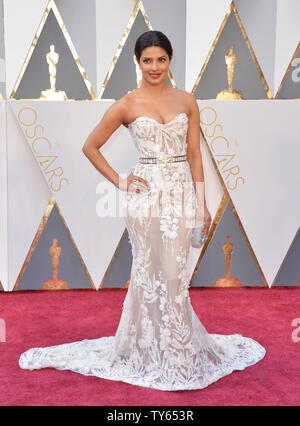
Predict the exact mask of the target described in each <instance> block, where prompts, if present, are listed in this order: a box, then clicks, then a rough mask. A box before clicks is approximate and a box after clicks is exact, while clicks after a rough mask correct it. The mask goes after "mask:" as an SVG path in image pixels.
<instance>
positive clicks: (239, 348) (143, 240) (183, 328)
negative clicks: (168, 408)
mask: <svg viewBox="0 0 300 426" xmlns="http://www.w3.org/2000/svg"><path fill="white" fill-rule="evenodd" d="M187 128H188V118H187V115H186V114H185V113H182V114H178V115H177V116H176V117H175V118H174V119H173V120H172V121H171V122H169V123H166V124H161V123H158V122H157V121H156V120H154V119H151V118H148V117H138V119H136V120H135V121H134V122H133V123H131V125H130V126H129V130H130V132H131V134H132V137H133V138H134V141H135V144H136V146H137V149H138V150H139V152H140V154H141V156H154V154H155V156H158V155H160V154H161V155H166V154H168V155H182V154H186V132H187ZM133 173H134V174H136V175H138V176H141V177H143V178H144V179H146V180H148V182H149V183H150V190H149V191H144V192H141V193H134V192H132V193H129V192H128V193H127V196H126V202H125V207H126V211H127V215H126V217H125V222H126V226H127V230H128V236H129V241H130V244H131V249H132V257H133V262H132V269H131V276H130V285H129V289H128V292H127V295H126V298H125V300H124V304H123V308H122V314H121V318H120V322H119V325H118V328H117V331H116V334H115V336H108V337H101V338H99V339H94V340H82V341H79V342H73V343H67V344H62V345H58V346H52V347H48V348H33V349H30V350H29V351H27V352H25V353H23V354H22V355H21V357H20V360H19V365H20V367H21V368H23V369H28V370H35V369H41V368H49V367H51V368H56V369H58V370H71V371H74V372H77V373H80V374H83V375H87V376H96V377H100V378H104V379H109V380H118V381H123V382H126V383H130V384H134V385H138V386H143V387H149V388H154V389H159V390H165V391H176V390H187V389H202V388H205V387H207V386H208V385H209V384H211V383H213V382H215V381H217V380H218V379H220V378H222V377H224V376H226V375H228V374H230V373H231V372H232V371H234V370H243V369H245V368H246V367H248V366H250V365H253V364H255V363H257V362H258V361H259V360H261V359H262V358H263V357H264V356H265V353H266V351H265V349H264V348H263V347H262V346H261V345H260V344H259V343H258V342H256V341H255V340H253V339H251V338H248V337H244V336H242V335H239V334H233V335H218V334H208V332H207V331H206V329H205V328H204V326H203V325H202V324H201V322H200V320H199V318H198V317H197V315H196V314H195V312H194V310H193V307H192V304H191V300H190V296H189V282H188V278H187V271H186V263H187V256H188V253H189V249H190V239H191V231H192V227H193V225H194V221H195V219H194V217H195V211H196V208H197V200H196V195H195V190H194V186H193V182H192V175H191V170H190V167H189V163H188V162H179V163H168V164H156V165H153V164H141V163H138V164H136V165H135V167H134V169H133ZM183 206H184V207H185V208H183Z"/></svg>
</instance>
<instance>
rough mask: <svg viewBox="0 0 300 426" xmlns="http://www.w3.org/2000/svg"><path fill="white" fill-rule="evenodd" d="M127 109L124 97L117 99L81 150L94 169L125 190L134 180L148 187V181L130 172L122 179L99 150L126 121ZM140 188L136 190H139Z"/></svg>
mask: <svg viewBox="0 0 300 426" xmlns="http://www.w3.org/2000/svg"><path fill="white" fill-rule="evenodd" d="M127 111H128V105H127V102H126V101H125V100H124V98H122V99H119V100H117V101H116V102H115V103H114V104H113V105H112V106H111V107H110V108H108V110H107V111H106V112H105V114H104V115H103V117H102V120H101V121H100V123H99V124H98V125H97V127H96V128H95V129H94V130H93V131H92V133H91V134H90V135H89V137H88V138H87V140H86V141H85V143H84V145H83V147H82V152H83V153H84V155H85V156H86V157H87V158H88V159H89V160H90V162H91V163H92V164H93V165H94V166H95V167H96V169H97V170H98V171H99V172H100V173H101V174H102V175H103V176H104V177H106V179H108V180H109V181H110V182H112V183H113V184H114V185H115V186H116V187H117V188H119V189H121V190H123V191H127V190H128V189H130V188H131V184H132V183H133V182H134V181H139V182H142V183H144V184H145V185H146V187H148V188H149V184H148V182H147V181H146V180H145V179H143V178H141V177H139V176H135V175H133V174H132V173H130V175H129V176H128V177H127V178H125V179H123V178H120V176H119V174H118V173H117V172H116V171H115V170H114V169H113V168H112V167H111V166H110V165H109V163H108V162H107V161H106V160H105V158H104V156H103V155H102V154H101V153H100V152H99V149H100V148H101V146H103V145H104V144H105V142H106V141H107V140H108V139H109V138H110V136H111V135H112V134H113V133H114V132H115V131H116V130H117V129H118V128H119V127H120V126H121V124H122V123H123V122H125V121H126V119H125V117H126V112H127ZM139 191H140V189H138V190H137V192H139Z"/></svg>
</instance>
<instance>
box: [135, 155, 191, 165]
mask: <svg viewBox="0 0 300 426" xmlns="http://www.w3.org/2000/svg"><path fill="white" fill-rule="evenodd" d="M186 160H187V156H186V155H167V156H166V157H163V158H158V157H140V163H143V164H161V163H163V164H167V163H176V162H178V161H186Z"/></svg>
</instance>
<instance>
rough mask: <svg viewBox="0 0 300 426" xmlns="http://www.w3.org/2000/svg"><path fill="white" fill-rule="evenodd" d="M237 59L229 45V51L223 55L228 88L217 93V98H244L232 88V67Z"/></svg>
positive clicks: (233, 67)
mask: <svg viewBox="0 0 300 426" xmlns="http://www.w3.org/2000/svg"><path fill="white" fill-rule="evenodd" d="M236 61H237V55H236V54H235V53H234V51H233V46H230V47H229V51H228V52H227V54H226V55H225V63H226V66H227V76H228V89H225V90H222V91H221V92H219V93H218V95H217V98H216V99H218V100H225V101H227V100H237V99H244V96H243V94H242V93H241V92H238V91H237V90H234V89H233V78H234V69H235V64H236Z"/></svg>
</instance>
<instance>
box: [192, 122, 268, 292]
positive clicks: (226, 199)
mask: <svg viewBox="0 0 300 426" xmlns="http://www.w3.org/2000/svg"><path fill="white" fill-rule="evenodd" d="M200 132H201V135H202V137H203V140H204V142H205V145H206V147H207V150H208V152H209V155H210V158H211V160H212V163H213V165H214V169H215V171H216V173H217V175H218V178H219V181H220V183H221V185H222V188H223V191H224V192H223V198H222V200H221V202H220V205H219V208H218V210H217V213H216V215H215V218H214V220H213V222H212V225H211V228H210V231H209V235H208V239H207V241H206V242H205V244H204V246H203V248H202V251H201V253H200V256H199V260H198V261H197V264H196V267H195V269H194V272H193V274H192V278H191V280H190V284H191V283H192V280H193V278H194V276H195V274H196V272H197V270H198V268H199V265H200V263H201V260H202V259H203V256H204V254H205V252H206V250H207V247H208V246H209V243H210V241H211V239H212V238H213V235H214V232H215V230H216V228H217V226H218V224H219V222H220V220H221V218H222V216H223V213H224V211H225V208H226V206H227V204H228V203H230V205H231V208H232V211H233V214H234V216H235V218H236V221H237V223H238V225H239V227H240V230H241V232H242V234H243V236H244V238H245V241H246V243H247V245H248V248H249V251H250V253H251V254H252V257H253V259H254V262H255V264H256V267H257V269H258V271H259V273H260V275H261V277H262V279H263V282H264V284H265V287H269V286H268V283H267V280H266V278H265V276H264V274H263V271H262V269H261V267H260V264H259V262H258V260H257V257H256V255H255V253H254V250H253V248H252V246H251V243H250V241H249V239H248V236H247V234H246V231H245V229H244V227H243V225H242V222H241V220H240V218H239V215H238V213H237V211H236V209H235V207H234V204H233V201H232V199H231V197H230V195H229V192H228V189H227V186H226V185H225V183H224V181H223V179H222V176H221V174H220V172H219V169H218V166H217V164H216V161H215V159H214V157H213V155H212V153H211V150H210V147H209V144H208V143H207V141H206V138H205V136H204V133H203V131H202V129H201V127H200Z"/></svg>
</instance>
